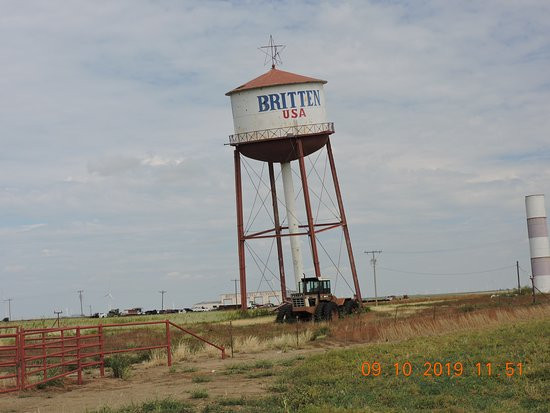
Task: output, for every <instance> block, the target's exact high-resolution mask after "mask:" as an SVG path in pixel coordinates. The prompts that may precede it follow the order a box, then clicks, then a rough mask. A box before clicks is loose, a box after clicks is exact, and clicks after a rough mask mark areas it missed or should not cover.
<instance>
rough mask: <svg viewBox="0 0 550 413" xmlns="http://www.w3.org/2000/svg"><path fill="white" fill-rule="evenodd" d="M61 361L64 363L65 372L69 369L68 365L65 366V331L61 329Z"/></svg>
mask: <svg viewBox="0 0 550 413" xmlns="http://www.w3.org/2000/svg"><path fill="white" fill-rule="evenodd" d="M61 362H62V363H63V366H61V371H62V372H65V370H67V368H66V367H67V366H65V331H64V330H61Z"/></svg>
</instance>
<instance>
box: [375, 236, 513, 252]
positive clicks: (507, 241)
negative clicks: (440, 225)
mask: <svg viewBox="0 0 550 413" xmlns="http://www.w3.org/2000/svg"><path fill="white" fill-rule="evenodd" d="M517 241H519V238H510V239H507V240H500V241H493V242H484V243H483V244H473V245H469V246H465V247H456V248H440V249H434V250H420V251H391V250H390V251H388V250H384V253H385V254H404V255H408V254H411V255H412V254H439V253H445V252H456V251H468V250H473V249H480V248H481V247H485V246H489V245H499V244H504V243H511V242H517Z"/></svg>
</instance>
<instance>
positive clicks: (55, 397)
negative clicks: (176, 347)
mask: <svg viewBox="0 0 550 413" xmlns="http://www.w3.org/2000/svg"><path fill="white" fill-rule="evenodd" d="M324 351H326V349H325V348H307V349H302V350H294V351H289V352H286V353H283V352H281V351H265V352H262V353H261V354H239V355H235V358H234V359H226V360H221V359H219V358H208V357H203V358H197V359H196V360H193V361H183V362H179V363H175V364H174V365H173V367H172V368H171V369H170V368H168V367H167V366H166V365H164V366H155V367H145V366H143V365H136V366H134V367H133V369H132V373H131V376H130V377H129V378H128V379H127V380H121V379H114V378H111V377H104V378H101V377H99V373H98V372H92V373H91V374H87V375H86V376H85V383H84V384H83V385H82V386H79V385H77V384H73V383H67V384H66V385H65V387H63V388H55V387H51V388H47V389H44V390H31V391H25V392H21V393H20V394H17V393H12V394H6V395H2V396H0V411H1V412H2V413H8V412H12V413H23V412H24V413H81V412H86V411H87V410H88V411H90V410H95V409H99V408H101V407H103V406H109V407H113V408H116V407H122V406H127V405H130V404H132V403H135V404H140V403H142V402H145V401H147V400H154V399H164V398H167V397H171V398H173V399H177V400H186V401H188V402H190V403H193V404H195V405H197V406H201V405H204V404H205V403H207V402H208V401H209V400H211V399H213V398H216V397H241V396H258V395H262V394H265V393H266V391H267V388H268V387H269V386H270V385H271V382H272V381H273V378H274V376H265V377H262V376H261V375H260V374H256V375H255V376H254V377H249V376H250V374H247V373H244V374H227V370H228V369H229V368H230V367H231V366H234V365H244V364H248V365H250V364H253V363H255V362H259V361H264V360H267V361H270V362H272V363H274V364H278V363H279V362H281V361H283V360H286V359H292V358H295V357H296V356H299V355H309V354H314V353H318V352H324ZM196 376H201V377H206V380H205V381H204V382H193V377H196ZM198 389H201V390H206V391H207V392H208V395H209V397H208V398H207V399H202V400H195V399H192V398H191V393H192V392H193V391H196V390H198ZM205 400H206V401H205Z"/></svg>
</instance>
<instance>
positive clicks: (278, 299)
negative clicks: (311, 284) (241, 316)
mask: <svg viewBox="0 0 550 413" xmlns="http://www.w3.org/2000/svg"><path fill="white" fill-rule="evenodd" d="M293 292H294V291H291V290H287V296H288V297H290V294H292V293H293ZM246 298H247V300H246V301H247V302H248V307H253V306H263V305H273V306H278V305H279V304H281V303H282V302H283V301H282V295H281V291H257V292H249V293H247V294H246ZM240 305H241V295H240V294H237V295H235V293H226V294H220V300H219V301H202V302H200V303H197V304H195V305H193V311H212V310H217V309H218V308H224V307H225V308H231V307H236V306H240Z"/></svg>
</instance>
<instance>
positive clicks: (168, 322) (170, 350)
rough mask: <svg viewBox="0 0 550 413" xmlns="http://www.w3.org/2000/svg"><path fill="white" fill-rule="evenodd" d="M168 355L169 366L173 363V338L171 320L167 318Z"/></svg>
mask: <svg viewBox="0 0 550 413" xmlns="http://www.w3.org/2000/svg"><path fill="white" fill-rule="evenodd" d="M166 355H167V358H168V367H170V366H171V365H172V340H171V339H170V321H168V320H166Z"/></svg>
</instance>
